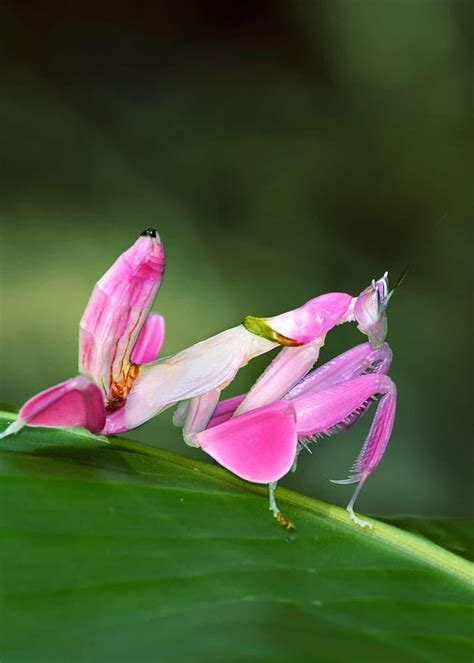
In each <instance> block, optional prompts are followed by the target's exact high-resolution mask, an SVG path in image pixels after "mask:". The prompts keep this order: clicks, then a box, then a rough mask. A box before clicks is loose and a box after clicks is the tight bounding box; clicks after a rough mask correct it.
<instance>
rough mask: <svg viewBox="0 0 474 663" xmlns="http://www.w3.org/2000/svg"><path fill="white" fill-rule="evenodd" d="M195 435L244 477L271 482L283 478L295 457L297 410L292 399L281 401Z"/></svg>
mask: <svg viewBox="0 0 474 663" xmlns="http://www.w3.org/2000/svg"><path fill="white" fill-rule="evenodd" d="M194 439H195V441H196V442H197V444H198V445H199V446H200V447H201V448H202V450H203V451H205V452H206V453H207V454H209V456H212V458H214V459H215V460H216V461H217V462H218V463H220V465H222V466H223V467H225V468H227V469H228V470H230V471H231V472H233V473H234V474H236V475H237V476H239V477H241V478H242V479H246V480H247V481H253V482H255V483H271V482H273V481H278V480H279V479H281V477H282V476H284V475H285V474H286V473H287V472H288V471H289V470H290V469H291V467H292V465H293V462H294V460H295V455H296V447H297V436H296V426H295V413H294V410H293V407H292V406H291V405H290V404H289V403H285V402H283V401H279V402H276V403H272V404H271V405H266V406H265V407H261V408H258V409H256V410H251V411H250V412H246V413H245V414H242V415H240V416H239V417H235V419H230V420H229V421H227V422H225V423H223V424H221V425H219V426H215V427H213V428H208V429H207V430H205V431H203V432H201V433H197V434H195V435H194Z"/></svg>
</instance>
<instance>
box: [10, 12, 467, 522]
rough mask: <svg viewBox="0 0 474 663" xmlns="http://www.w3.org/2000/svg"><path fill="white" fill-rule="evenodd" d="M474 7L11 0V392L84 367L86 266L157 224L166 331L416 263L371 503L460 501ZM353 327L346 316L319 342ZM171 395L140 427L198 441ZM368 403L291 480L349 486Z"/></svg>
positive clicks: (336, 498) (216, 325) (334, 490)
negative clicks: (177, 423)
mask: <svg viewBox="0 0 474 663" xmlns="http://www.w3.org/2000/svg"><path fill="white" fill-rule="evenodd" d="M472 7H473V5H472V3H470V2H461V1H448V0H445V1H442V0H398V1H395V0H394V1H391V0H374V1H370V0H365V1H362V0H359V1H356V0H346V1H341V0H339V1H336V0H335V1H329V0H328V1H326V2H317V1H313V2H311V1H307V2H284V1H283V0H282V1H281V2H277V1H273V2H271V1H270V0H267V1H265V2H264V1H260V2H258V1H254V2H248V3H246V2H239V3H223V2H216V1H215V2H211V1H209V0H207V1H200V2H198V0H194V1H184V0H181V1H177V0H174V1H172V2H171V1H169V2H159V1H157V2H154V3H141V2H134V3H133V4H132V3H125V2H120V1H118V2H115V3H113V4H112V3H110V4H104V3H99V2H81V3H74V2H61V3H59V2H56V3H54V2H45V3H26V2H8V3H4V5H3V8H2V10H1V15H0V19H1V20H0V26H1V27H0V37H1V39H0V43H1V49H2V56H3V57H2V76H1V94H0V119H1V125H0V126H1V134H0V140H1V145H0V164H1V166H0V168H1V177H0V215H1V216H0V218H1V245H2V255H1V316H2V319H1V332H2V339H1V348H2V353H1V354H2V357H1V366H0V370H1V376H2V379H1V393H0V398H1V400H3V401H7V402H9V403H13V404H21V403H22V402H23V401H24V400H25V399H26V398H28V397H29V396H31V395H32V394H33V393H35V392H37V391H39V390H41V389H43V388H45V387H46V386H49V385H50V384H53V383H55V382H58V381H61V380H63V379H66V378H67V377H69V376H70V375H71V374H73V373H74V371H75V367H76V363H77V324H78V321H79V318H80V316H81V313H82V311H83V309H84V306H85V304H86V302H87V299H88V296H89V294H90V291H91V289H92V286H93V284H94V283H95V281H96V280H97V279H98V278H99V276H100V275H101V274H102V273H103V272H104V271H105V269H106V268H107V267H108V266H109V265H110V264H111V263H112V262H113V260H114V259H115V258H116V257H117V256H118V254H119V253H120V252H121V251H123V250H124V249H125V248H127V247H128V246H129V245H130V244H131V243H132V242H133V241H134V239H135V238H136V236H137V234H138V233H139V232H140V231H141V230H142V229H143V228H145V227H147V226H149V225H156V226H157V227H158V229H159V232H160V234H161V236H162V238H163V240H164V242H165V244H166V247H167V253H168V268H167V274H166V278H165V281H164V284H163V287H162V290H161V292H160V294H159V298H158V300H157V304H156V306H155V308H157V309H158V310H160V311H162V312H163V313H164V314H165V315H166V318H167V322H168V336H167V340H166V345H165V353H167V354H168V353H172V352H174V351H177V350H178V349H181V348H183V347H185V346H186V345H189V344H191V343H193V342H196V341H198V340H201V339H203V338H205V337H206V336H208V335H210V334H213V333H216V332H218V331H220V330H222V329H225V328H227V327H230V326H233V325H235V324H237V323H238V322H240V320H241V319H242V317H243V316H244V315H245V314H248V313H252V314H255V315H267V314H269V315H271V314H276V313H279V312H283V311H285V310H288V309H291V308H294V307H296V306H298V305H300V304H302V303H303V302H304V301H306V300H307V299H309V298H310V297H314V296H315V295H317V294H320V293H322V292H325V291H330V290H347V291H349V292H352V293H354V294H357V293H358V292H359V291H360V290H361V289H362V288H363V287H365V286H366V285H367V284H368V283H369V281H370V279H372V278H373V277H379V276H380V275H381V274H382V273H383V272H384V271H385V269H388V270H389V271H390V273H391V275H392V278H393V279H394V278H396V276H397V275H398V273H399V272H400V271H401V270H402V269H403V267H404V266H405V265H409V267H410V272H409V275H408V277H407V279H406V280H405V282H404V283H403V286H402V287H401V288H400V290H399V292H398V293H397V294H396V296H395V297H394V298H393V300H392V302H391V304H390V309H389V321H390V333H389V340H390V342H391V345H392V347H393V350H394V355H395V357H394V363H393V370H392V376H393V378H394V379H395V381H396V382H397V385H398V388H399V411H398V417H397V422H396V427H395V430H394V433H393V438H392V442H391V445H390V447H389V449H388V452H387V454H386V457H385V459H384V461H383V462H382V464H381V466H380V468H379V469H378V470H377V472H376V473H375V475H374V476H373V478H371V480H370V481H369V482H368V484H367V487H366V488H365V490H364V492H363V494H362V497H361V499H360V502H359V508H360V510H361V511H368V512H372V513H402V512H405V513H406V512H410V513H419V514H440V515H441V514H465V513H467V512H468V511H469V502H470V497H471V489H470V482H471V475H472V472H471V468H470V462H469V460H470V455H469V448H470V444H471V428H472V426H471V421H472V416H471V414H472V412H471V411H472V405H471V402H472V378H471V372H470V369H469V367H468V360H469V358H470V352H471V325H470V321H469V320H468V307H469V306H470V301H472V300H470V299H469V295H470V276H471V271H470V263H471V249H470V246H469V240H470V236H469V228H468V221H469V218H470V214H471V213H472V197H471V180H472V168H471V166H472V150H471V149H470V148H469V145H470V139H472V133H471V127H472V113H471V109H470V106H469V101H470V87H469V83H470V80H469V76H470V53H469V48H468V45H469V40H470V36H471V35H470V34H469V32H470V29H471V27H472V18H473V17H472ZM471 43H472V42H471ZM471 145H472V143H471ZM361 340H363V339H362V337H361V335H360V334H359V333H358V332H357V330H356V329H355V326H345V327H344V328H338V329H337V330H335V331H334V332H333V333H331V335H330V336H329V337H328V341H327V344H326V347H325V348H324V350H323V352H322V359H323V360H325V359H327V358H329V357H331V356H333V355H334V354H336V353H339V352H341V351H343V350H344V349H347V348H348V347H350V346H351V345H354V344H355V343H359V342H361ZM268 360H269V358H268V357H266V358H262V359H259V360H255V361H254V362H253V363H252V364H251V365H250V366H249V367H247V368H246V369H244V370H243V371H242V372H241V373H240V374H239V376H238V378H237V380H236V382H235V384H234V385H232V387H231V390H230V392H229V393H237V392H239V391H242V390H244V389H248V387H249V386H250V385H251V383H252V381H253V380H255V378H256V377H257V375H258V373H259V371H261V370H263V367H264V366H265V365H266V362H267V361H268ZM170 419H171V416H170V413H165V414H164V415H163V416H161V417H159V418H158V419H156V420H154V421H152V422H150V423H148V424H146V425H145V426H143V427H142V428H141V429H140V430H139V431H134V432H133V433H132V434H131V436H132V437H135V438H136V439H141V440H143V441H146V442H148V443H150V444H155V445H157V446H160V447H164V448H170V449H173V450H175V451H177V452H183V453H196V455H199V452H190V451H189V450H187V449H186V448H185V446H184V443H183V442H182V441H181V437H180V432H179V430H177V429H175V428H173V426H172V425H171V421H170ZM368 423H369V418H367V419H366V420H364V421H363V422H361V423H360V424H359V425H358V426H356V427H355V428H354V429H352V430H351V431H348V432H346V433H344V434H343V435H340V436H337V437H334V438H332V439H330V440H324V441H321V442H320V443H318V445H317V446H313V454H312V456H309V455H305V457H304V458H302V461H301V462H300V464H299V468H298V472H297V474H296V475H295V476H292V477H289V478H288V479H286V480H285V481H284V483H286V484H287V485H291V486H293V487H296V488H297V489H299V490H302V491H303V492H306V493H308V494H312V495H314V496H317V497H321V498H323V499H326V500H329V501H333V502H336V503H340V504H345V503H346V502H347V500H348V497H349V495H350V491H351V488H350V487H349V488H347V487H342V486H334V485H332V484H330V483H328V478H342V477H344V476H346V474H347V471H348V469H349V467H350V465H351V464H352V461H353V459H354V457H355V456H356V454H357V452H358V450H359V448H360V447H361V445H362V442H363V439H364V434H365V431H366V429H367V427H368Z"/></svg>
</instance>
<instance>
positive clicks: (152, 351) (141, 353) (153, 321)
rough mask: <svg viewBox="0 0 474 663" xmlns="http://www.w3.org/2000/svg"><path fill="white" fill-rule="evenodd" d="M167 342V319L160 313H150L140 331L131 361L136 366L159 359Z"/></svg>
mask: <svg viewBox="0 0 474 663" xmlns="http://www.w3.org/2000/svg"><path fill="white" fill-rule="evenodd" d="M164 340H165V319H164V317H163V316H162V315H160V314H159V313H150V315H149V316H148V318H147V319H146V320H145V324H144V325H143V327H142V328H141V330H140V333H139V335H138V338H137V341H136V343H135V345H134V346H133V350H132V354H131V355H130V359H131V361H133V363H134V364H148V363H149V362H150V361H155V360H156V359H158V355H159V354H160V350H161V348H162V346H163V342H164Z"/></svg>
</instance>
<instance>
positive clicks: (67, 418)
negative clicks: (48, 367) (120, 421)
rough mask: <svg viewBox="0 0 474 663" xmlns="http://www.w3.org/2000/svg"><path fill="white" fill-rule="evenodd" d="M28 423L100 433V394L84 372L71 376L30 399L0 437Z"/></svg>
mask: <svg viewBox="0 0 474 663" xmlns="http://www.w3.org/2000/svg"><path fill="white" fill-rule="evenodd" d="M27 424H28V425H29V426H83V427H84V428H87V429H88V430H90V431H91V433H100V432H101V431H102V429H103V428H104V425H105V405H104V396H103V393H102V391H101V390H100V389H99V387H98V386H97V385H96V384H95V383H94V382H92V381H91V380H89V379H88V378H86V377H84V376H83V375H78V376H76V377H74V378H70V379H69V380H66V382H61V383H60V384H57V385H55V386H54V387H50V388H49V389H46V390H45V391H42V392H41V393H39V394H37V395H36V396H33V398H30V400H28V401H27V402H26V403H25V404H24V405H23V407H22V408H21V410H20V412H19V414H18V418H17V419H16V420H15V421H13V422H12V423H11V424H10V425H9V426H8V428H6V429H5V430H4V431H3V432H2V433H0V438H3V437H7V435H11V434H12V433H17V432H18V431H19V430H21V428H23V426H25V425H27Z"/></svg>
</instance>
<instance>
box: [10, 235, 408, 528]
mask: <svg viewBox="0 0 474 663" xmlns="http://www.w3.org/2000/svg"><path fill="white" fill-rule="evenodd" d="M164 266H165V255H164V248H163V245H162V243H161V241H160V238H159V236H158V234H157V232H156V230H155V229H154V228H149V229H147V230H146V231H144V232H143V233H142V234H141V235H140V237H139V238H138V240H137V241H136V242H135V243H134V244H133V245H132V246H131V247H130V248H129V249H128V250H127V251H125V253H123V254H122V255H121V256H120V257H119V258H118V259H117V260H116V262H115V263H114V264H113V265H112V266H111V267H110V269H109V270H108V271H107V272H106V273H105V274H104V276H103V277H102V278H101V279H100V280H99V281H98V283H97V285H96V287H95V288H94V291H93V293H92V295H91V298H90V300H89V303H88V305H87V307H86V310H85V312H84V315H83V317H82V319H81V322H80V341H79V373H80V374H79V375H78V376H76V377H73V378H70V379H69V380H66V382H63V383H61V384H59V385H55V386H53V387H50V388H49V389H46V390H45V391H43V392H41V393H40V394H37V395H36V396H34V397H33V398H31V399H30V400H28V401H27V402H26V403H25V404H24V405H23V407H22V408H21V410H20V412H19V415H18V418H17V419H16V420H15V421H13V422H12V423H11V424H10V426H8V428H7V429H6V430H5V431H3V433H1V434H0V438H1V437H5V436H7V435H10V434H12V433H16V432H18V431H19V430H20V429H21V428H22V427H23V426H24V425H26V424H28V425H30V426H83V427H85V428H87V429H88V430H89V431H91V432H92V433H102V434H105V435H114V434H117V433H121V432H123V431H126V430H130V429H132V428H135V427H137V426H139V425H141V424H142V423H144V422H145V421H147V420H148V419H150V418H151V417H154V416H156V415H157V414H159V413H160V412H162V411H163V410H165V409H167V408H169V407H171V406H173V405H178V409H177V411H176V413H175V416H174V422H175V424H177V425H181V426H183V429H184V430H183V434H184V439H185V441H186V442H187V443H188V444H190V445H192V446H197V447H200V448H201V449H202V450H203V451H204V452H205V453H207V454H208V455H209V456H211V457H212V458H214V459H215V460H216V461H217V462H218V463H220V464H221V465H222V466H224V467H225V468H227V469H229V470H230V471H232V472H233V473H235V474H236V475H238V476H239V477H242V478H243V479H246V480H248V481H253V482H256V483H263V484H268V486H269V496H270V509H271V511H272V512H273V514H274V516H275V517H276V518H277V519H278V520H279V522H280V523H281V524H283V525H290V524H289V522H288V521H287V520H286V519H285V517H284V516H283V515H282V514H281V513H280V511H279V509H278V506H277V504H276V501H275V488H276V485H277V482H278V480H279V479H281V478H282V477H283V476H284V475H285V474H286V473H287V472H288V471H289V470H290V469H291V468H292V467H295V466H296V459H297V456H298V453H299V451H300V450H301V449H302V448H303V447H304V446H306V445H307V444H308V442H310V441H312V440H314V439H315V438H316V437H318V436H320V435H332V434H334V433H336V432H338V431H339V430H342V429H344V428H347V427H348V426H350V425H352V424H353V423H354V422H355V421H356V420H357V419H358V418H359V417H360V416H361V415H362V414H363V412H364V411H365V410H366V409H367V408H368V406H369V405H370V404H371V402H372V401H373V400H375V399H376V397H380V401H379V404H378V407H377V411H376V414H375V417H374V421H373V423H372V426H371V428H370V431H369V434H368V436H367V439H366V441H365V444H364V446H363V448H362V451H361V452H360V454H359V456H358V458H357V460H356V462H355V464H354V466H353V468H352V473H351V476H350V477H349V478H348V479H344V480H342V481H340V482H339V483H357V484H358V485H357V487H356V490H355V492H354V494H353V496H352V499H351V500H350V502H349V505H348V507H347V509H348V512H349V515H350V517H351V518H352V520H354V521H355V522H356V523H358V524H359V525H361V526H363V527H364V526H370V525H369V523H367V522H366V521H363V520H361V519H360V518H358V517H357V516H356V515H355V513H354V503H355V500H356V498H357V496H358V494H359V492H360V490H361V488H362V486H363V484H364V482H365V481H366V480H367V478H368V477H369V476H370V474H371V473H372V472H373V471H374V470H375V468H376V467H377V465H378V464H379V462H380V460H381V458H382V456H383V453H384V451H385V449H386V446H387V444H388V441H389V439H390V435H391V432H392V427H393V422H394V418H395V409H396V388H395V385H394V383H393V382H392V380H391V379H390V378H389V377H388V370H389V368H390V363H391V358H392V354H391V350H390V348H389V346H388V344H387V343H385V336H386V333H387V318H386V307H387V304H388V301H389V299H390V296H391V294H392V293H391V292H389V289H388V278H387V274H385V275H384V276H383V277H382V278H381V279H379V280H378V281H373V282H372V283H371V285H369V286H368V287H367V288H366V289H365V290H364V291H363V292H362V293H361V294H360V295H359V296H358V297H352V296H351V295H349V294H346V293H340V292H334V293H328V294H324V295H321V296H319V297H315V298H314V299H311V300H309V301H308V302H306V303H305V304H304V305H303V306H301V307H299V308H297V309H295V310H293V311H289V312H287V313H283V314H281V315H278V316H275V317H272V318H256V317H253V316H247V317H246V318H245V319H244V321H243V323H242V324H240V325H237V326H236V327H233V328H231V329H228V330H226V331H224V332H221V333H220V334H217V335H215V336H212V337H211V338H208V339H206V340H204V341H201V342H200V343H196V344H195V345H193V346H191V347H190V348H187V349H185V350H182V351H181V352H178V353H177V354H175V355H172V356H170V357H165V358H162V359H158V355H159V352H160V350H161V346H162V343H163V339H164V321H163V318H162V317H161V316H160V315H159V314H156V313H150V312H149V311H150V307H151V305H152V303H153V300H154V298H155V295H156V293H157V291H158V288H159V287H160V284H161V280H162V277H163V273H164ZM392 292H393V291H392ZM351 321H356V322H357V323H358V329H359V330H360V331H361V332H362V333H364V334H365V335H367V337H368V339H369V340H368V342H366V343H362V344H361V345H358V346H356V347H354V348H352V349H351V350H349V351H347V352H345V353H343V354H342V355H340V356H338V357H336V358H335V359H333V360H331V361H330V362H328V363H326V364H324V365H323V366H321V367H320V368H318V369H316V370H313V371H311V369H312V367H313V365H314V364H315V362H316V361H317V359H318V356H319V350H320V348H321V347H322V346H323V345H324V340H325V336H326V334H327V333H328V332H329V331H330V330H331V329H332V328H333V327H334V326H336V325H339V324H342V323H344V322H351ZM279 345H280V346H284V347H283V349H282V350H281V351H280V353H279V354H278V355H277V357H276V358H275V359H274V360H273V362H272V363H271V364H270V365H269V367H268V368H267V369H266V371H264V373H263V374H262V376H261V377H260V378H259V379H258V380H257V382H256V383H255V385H254V386H253V387H252V389H251V390H250V391H249V392H248V394H243V395H241V396H237V397H234V398H229V399H227V400H224V401H221V402H219V401H220V395H221V392H222V390H223V389H225V387H226V386H228V385H229V384H230V383H231V382H232V380H233V379H234V377H235V375H236V374H237V372H238V371H239V369H240V368H241V367H242V366H244V365H245V364H247V363H248V362H249V361H250V360H251V359H252V358H254V357H256V356H258V355H261V354H263V353H265V352H268V351H269V350H272V349H273V348H275V347H277V346H279Z"/></svg>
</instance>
